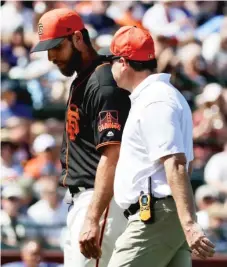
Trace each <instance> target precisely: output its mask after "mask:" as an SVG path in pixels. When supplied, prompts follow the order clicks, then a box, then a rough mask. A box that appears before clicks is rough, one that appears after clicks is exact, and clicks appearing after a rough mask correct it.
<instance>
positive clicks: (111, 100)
mask: <svg viewBox="0 0 227 267" xmlns="http://www.w3.org/2000/svg"><path fill="white" fill-rule="evenodd" d="M129 109H130V100H129V97H128V93H127V92H126V91H124V90H123V89H120V88H118V87H116V86H114V85H106V86H102V88H101V89H99V90H98V92H97V94H96V97H95V103H94V117H93V130H94V140H95V145H96V149H98V150H99V149H100V148H102V147H104V146H106V145H111V144H112V145H113V144H119V143H120V142H121V138H122V133H123V129H124V126H125V123H126V120H127V117H128V112H129Z"/></svg>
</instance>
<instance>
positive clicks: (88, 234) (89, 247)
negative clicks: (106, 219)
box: [79, 218, 102, 259]
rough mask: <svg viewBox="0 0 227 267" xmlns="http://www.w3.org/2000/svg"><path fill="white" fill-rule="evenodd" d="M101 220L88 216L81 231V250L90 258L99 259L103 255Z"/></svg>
mask: <svg viewBox="0 0 227 267" xmlns="http://www.w3.org/2000/svg"><path fill="white" fill-rule="evenodd" d="M99 232H100V228H99V222H98V221H94V220H90V219H89V218H86V219H85V221H84V225H83V228H82V230H81V233H80V238H79V244H80V252H81V253H82V254H83V255H84V256H85V257H86V258H88V259H91V258H93V259H99V258H100V257H101V255H102V251H101V248H100V246H99Z"/></svg>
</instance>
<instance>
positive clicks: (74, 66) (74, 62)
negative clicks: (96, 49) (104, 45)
mask: <svg viewBox="0 0 227 267" xmlns="http://www.w3.org/2000/svg"><path fill="white" fill-rule="evenodd" d="M82 62H83V61H82V55H81V52H80V51H79V50H77V49H76V48H75V47H74V46H73V44H72V55H71V57H70V59H69V61H68V63H67V64H66V67H65V68H64V69H60V68H59V70H60V72H61V73H62V74H63V75H64V76H67V77H71V76H73V74H74V72H75V71H76V72H80V70H81V68H82V65H83V63H82Z"/></svg>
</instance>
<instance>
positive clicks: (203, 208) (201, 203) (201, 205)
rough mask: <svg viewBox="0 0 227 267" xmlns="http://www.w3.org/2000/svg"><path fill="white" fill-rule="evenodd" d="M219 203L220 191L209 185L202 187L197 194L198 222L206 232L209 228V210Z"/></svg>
mask: <svg viewBox="0 0 227 267" xmlns="http://www.w3.org/2000/svg"><path fill="white" fill-rule="evenodd" d="M217 201H218V191H216V190H215V189H214V188H212V187H211V186H209V185H202V186H200V187H198V188H197V190H196V192H195V202H196V206H197V208H198V212H197V213H196V215H197V220H198V223H199V224H200V225H201V226H202V228H203V229H204V230H207V229H208V228H209V225H210V222H209V214H208V211H207V209H208V208H209V207H210V206H211V205H212V204H213V203H217Z"/></svg>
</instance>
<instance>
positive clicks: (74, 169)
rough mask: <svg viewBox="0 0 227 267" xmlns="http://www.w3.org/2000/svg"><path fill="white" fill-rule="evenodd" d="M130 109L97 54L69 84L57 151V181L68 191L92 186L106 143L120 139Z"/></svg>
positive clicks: (124, 93)
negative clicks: (58, 179) (59, 168)
mask: <svg viewBox="0 0 227 267" xmlns="http://www.w3.org/2000/svg"><path fill="white" fill-rule="evenodd" d="M129 109H130V99H129V97H128V92H127V91H125V90H123V89H120V88H118V87H117V85H116V83H115V81H114V79H113V76H112V73H111V65H110V64H109V63H104V64H103V58H102V57H99V58H98V59H97V60H96V61H95V62H94V64H93V65H92V66H91V67H89V68H88V69H87V70H86V71H84V72H83V73H81V74H80V75H79V76H78V77H77V78H76V79H75V80H74V81H73V83H72V85H71V88H70V96H69V100H68V105H67V110H66V120H65V124H66V125H65V131H64V134H63V143H62V150H61V164H62V175H61V179H60V184H61V185H63V186H68V187H69V189H70V191H71V192H75V191H76V190H75V189H76V188H77V187H86V188H92V187H94V181H95V175H96V169H97V166H98V163H99V160H100V157H101V155H102V149H103V147H104V146H106V145H114V144H118V143H120V142H121V137H122V131H123V128H124V125H125V122H126V119H127V116H128V112H129Z"/></svg>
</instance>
